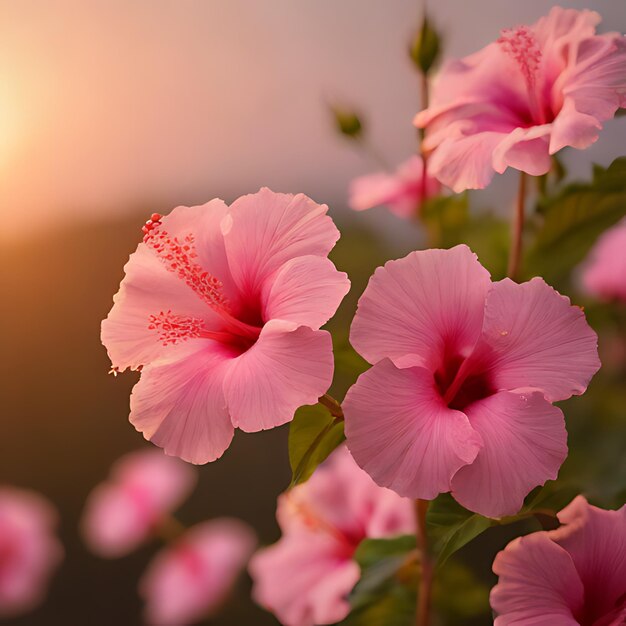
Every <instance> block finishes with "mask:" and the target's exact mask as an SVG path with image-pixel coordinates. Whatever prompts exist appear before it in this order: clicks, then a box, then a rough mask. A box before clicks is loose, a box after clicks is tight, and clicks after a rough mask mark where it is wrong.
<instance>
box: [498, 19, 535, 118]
mask: <svg viewBox="0 0 626 626" xmlns="http://www.w3.org/2000/svg"><path fill="white" fill-rule="evenodd" d="M498 43H499V44H500V47H501V48H502V50H503V51H504V52H505V53H506V54H508V55H509V56H510V57H511V58H512V59H513V60H514V61H515V62H516V63H517V65H518V67H519V69H520V71H521V73H522V75H523V76H524V80H525V81H526V86H527V88H528V94H529V96H530V101H531V108H532V109H533V114H534V115H536V116H538V117H539V121H540V122H541V123H543V121H544V120H543V119H542V118H543V114H542V111H541V110H540V108H539V106H538V102H537V95H536V92H535V89H536V87H537V71H538V70H539V65H540V64H541V50H540V48H539V44H538V42H537V39H536V37H535V34H534V33H533V31H532V30H531V29H530V28H529V27H528V26H517V27H515V28H506V29H504V30H503V31H501V33H500V38H499V39H498Z"/></svg>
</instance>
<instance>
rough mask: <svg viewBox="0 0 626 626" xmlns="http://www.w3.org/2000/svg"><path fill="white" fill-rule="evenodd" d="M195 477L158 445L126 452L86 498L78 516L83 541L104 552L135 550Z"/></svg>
mask: <svg viewBox="0 0 626 626" xmlns="http://www.w3.org/2000/svg"><path fill="white" fill-rule="evenodd" d="M196 480H197V476H196V473H195V471H194V470H193V469H192V468H191V467H189V466H188V465H186V464H185V463H182V462H181V461H179V460H178V459H173V458H171V457H167V456H165V455H164V454H163V453H162V452H160V451H157V450H147V451H141V452H132V453H131V454H127V455H126V456H124V457H122V458H121V459H119V460H118V461H117V462H116V463H115V465H113V467H112V469H111V474H110V477H109V478H108V480H107V481H106V482H104V483H102V484H101V485H98V486H97V487H96V488H95V489H94V490H93V491H92V492H91V494H90V495H89V498H88V499H87V504H86V505H85V511H84V513H83V519H82V522H81V525H82V533H83V536H84V538H85V541H86V542H87V545H88V546H89V547H90V549H91V550H92V551H93V552H95V553H96V554H98V555H99V556H103V557H107V558H115V557H119V556H123V555H124V554H127V553H128V552H130V551H132V550H134V549H135V548H136V547H137V546H139V545H140V544H141V543H142V542H143V541H145V540H146V539H148V538H149V537H150V535H151V534H152V533H153V532H154V531H155V529H156V528H157V526H158V525H159V523H161V522H162V520H163V517H164V516H166V515H168V514H169V513H170V512H172V511H173V510H175V509H176V508H178V506H180V504H181V503H182V502H183V501H184V500H185V498H186V497H187V496H188V495H189V494H190V493H191V491H192V489H193V487H194V486H195V483H196Z"/></svg>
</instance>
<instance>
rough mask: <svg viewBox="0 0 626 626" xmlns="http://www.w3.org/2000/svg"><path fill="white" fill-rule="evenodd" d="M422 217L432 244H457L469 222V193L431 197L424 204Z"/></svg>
mask: <svg viewBox="0 0 626 626" xmlns="http://www.w3.org/2000/svg"><path fill="white" fill-rule="evenodd" d="M420 217H421V220H422V223H423V224H424V226H425V227H426V229H427V231H428V234H429V238H430V245H431V246H438V247H443V248H449V247H452V246H456V245H457V244H458V243H460V242H461V241H462V240H463V231H464V230H465V228H466V227H467V224H468V222H469V206H468V202H467V194H461V195H455V196H437V197H435V198H431V199H429V200H428V201H427V202H425V203H424V205H423V206H422V210H421V213H420Z"/></svg>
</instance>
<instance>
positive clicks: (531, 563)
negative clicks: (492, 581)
mask: <svg viewBox="0 0 626 626" xmlns="http://www.w3.org/2000/svg"><path fill="white" fill-rule="evenodd" d="M558 517H559V521H560V522H561V524H563V526H561V527H560V528H558V529H557V530H553V531H548V532H537V533H532V534H530V535H527V536H525V537H519V538H517V539H515V540H513V541H512V542H511V543H510V544H509V545H508V546H507V547H506V548H505V549H504V550H503V551H502V552H500V553H499V554H498V555H497V556H496V559H495V561H494V563H493V571H494V572H495V573H496V574H497V575H498V576H499V582H498V584H497V585H496V586H495V587H494V588H493V590H492V591H491V597H490V601H491V606H492V608H493V610H494V611H495V613H496V614H497V617H496V620H495V626H513V625H514V624H536V625H537V626H540V625H545V626H548V625H549V626H578V625H581V626H620V625H623V624H626V506H623V507H622V508H621V509H619V510H618V511H604V510H603V509H599V508H597V507H595V506H591V505H590V504H589V503H588V502H587V500H585V498H584V497H583V496H578V497H577V498H576V499H575V500H574V501H573V502H572V503H571V504H570V505H569V506H567V507H566V508H565V509H563V510H562V511H561V512H560V513H559V515H558Z"/></svg>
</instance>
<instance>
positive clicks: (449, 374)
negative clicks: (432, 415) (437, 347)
mask: <svg viewBox="0 0 626 626" xmlns="http://www.w3.org/2000/svg"><path fill="white" fill-rule="evenodd" d="M434 378H435V384H436V386H437V389H438V391H439V393H440V394H441V397H442V399H443V401H444V403H445V405H446V406H448V407H449V408H451V409H456V410H458V411H462V410H463V409H465V408H466V407H467V406H468V405H470V404H472V403H473V402H476V401H477V400H482V399H483V398H487V397H489V396H491V395H493V394H494V393H495V392H496V389H495V387H494V385H493V383H492V381H491V378H490V376H489V374H488V373H487V372H485V371H480V369H477V368H475V367H472V364H471V362H470V361H469V359H466V358H463V357H461V356H458V355H446V356H445V357H444V360H443V363H442V364H441V366H440V367H439V369H438V370H437V371H436V372H435V374H434Z"/></svg>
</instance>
